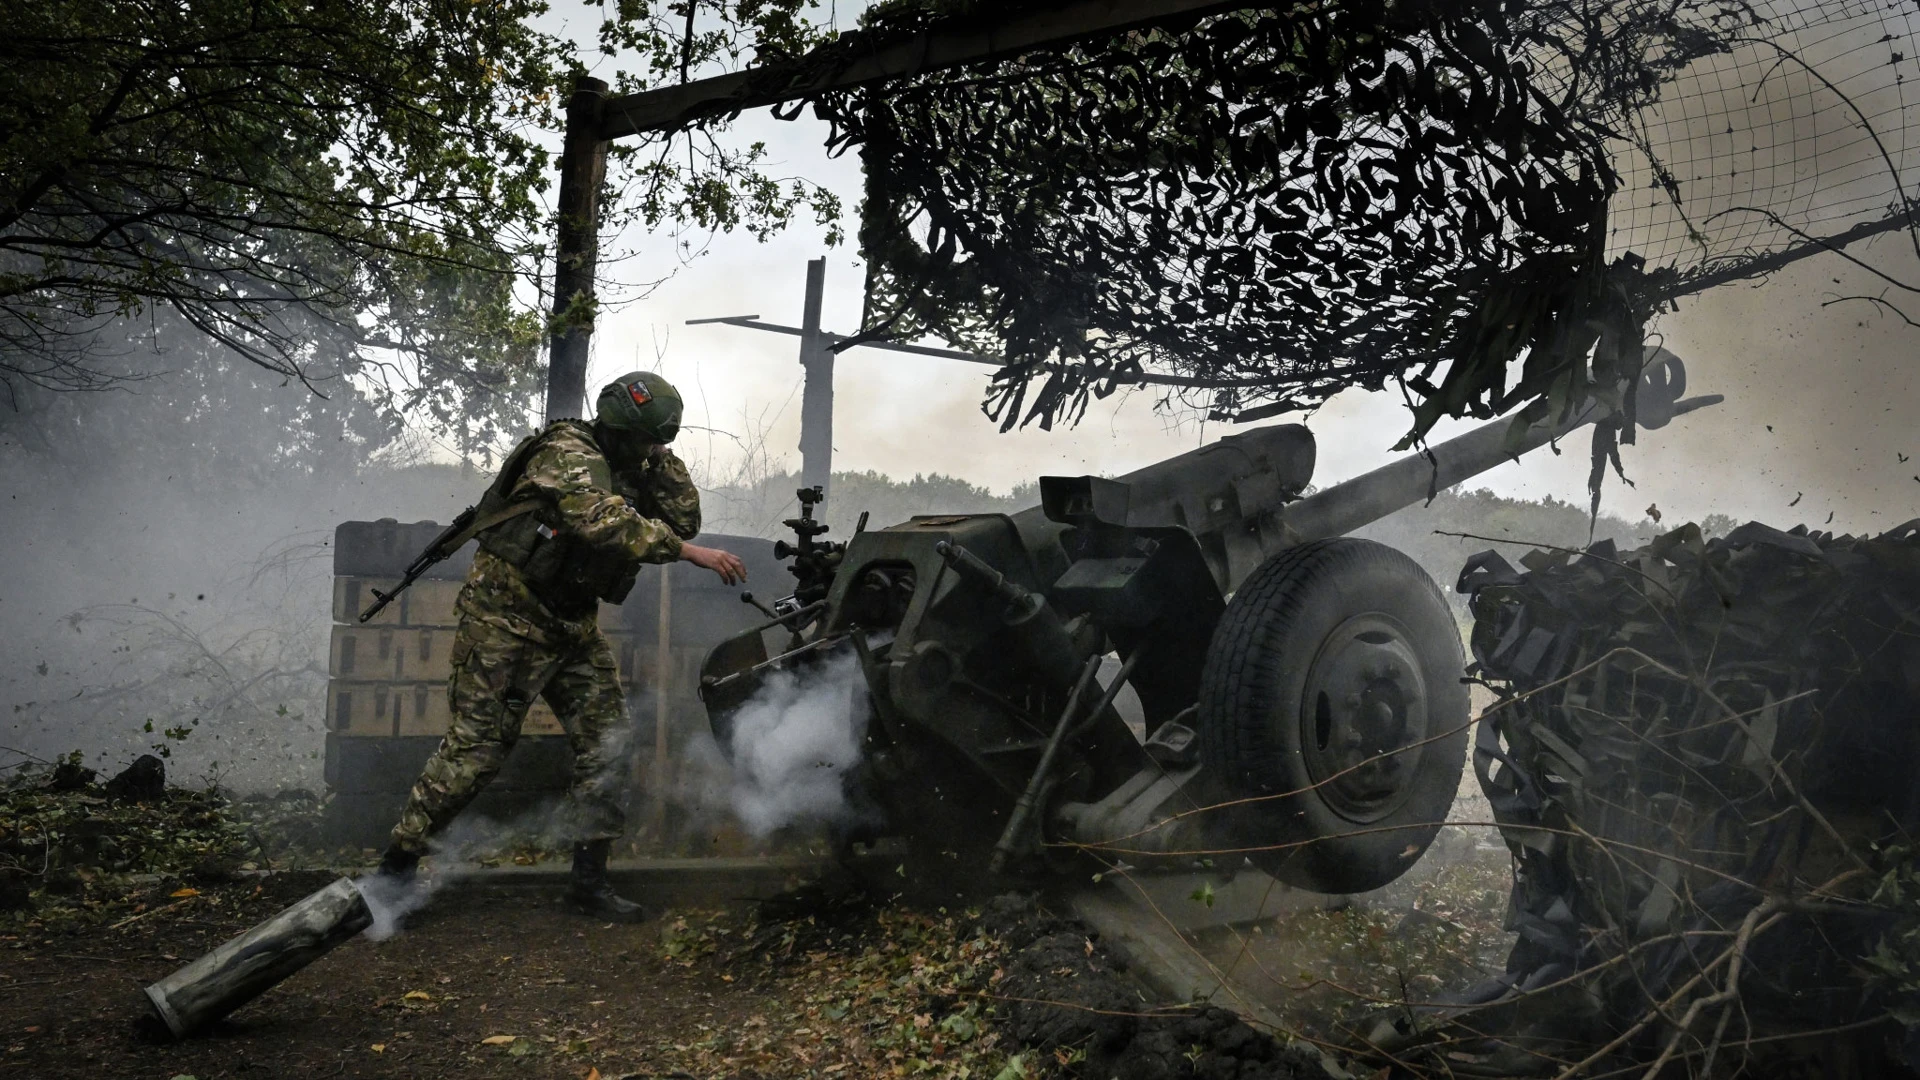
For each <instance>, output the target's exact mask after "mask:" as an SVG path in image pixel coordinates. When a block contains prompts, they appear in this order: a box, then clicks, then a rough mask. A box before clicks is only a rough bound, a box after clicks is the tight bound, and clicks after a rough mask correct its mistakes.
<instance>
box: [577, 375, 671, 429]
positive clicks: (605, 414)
mask: <svg viewBox="0 0 1920 1080" xmlns="http://www.w3.org/2000/svg"><path fill="white" fill-rule="evenodd" d="M594 418H595V419H596V420H598V421H599V422H600V424H601V425H602V426H603V427H607V428H610V429H612V430H614V431H627V432H632V433H633V434H635V435H638V436H640V437H641V438H644V439H646V440H647V441H648V442H657V443H670V442H672V441H673V437H674V436H675V435H678V434H680V391H678V390H675V389H674V388H673V384H672V383H670V382H668V381H667V380H665V379H663V378H661V377H660V376H658V375H655V374H654V373H653V372H651V371H634V372H629V373H627V374H625V375H622V376H620V377H619V378H618V379H615V380H614V381H613V382H610V383H608V384H607V385H606V388H605V389H603V390H601V391H600V399H599V401H597V402H595V403H594Z"/></svg>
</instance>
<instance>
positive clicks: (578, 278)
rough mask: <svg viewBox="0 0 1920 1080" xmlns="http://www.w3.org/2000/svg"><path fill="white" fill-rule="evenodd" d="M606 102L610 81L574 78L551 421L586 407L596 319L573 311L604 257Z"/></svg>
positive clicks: (551, 342)
mask: <svg viewBox="0 0 1920 1080" xmlns="http://www.w3.org/2000/svg"><path fill="white" fill-rule="evenodd" d="M606 101H607V84H606V83H603V82H601V81H600V80H599V79H591V78H588V77H586V76H584V75H583V76H580V77H579V78H578V79H575V80H574V84H573V97H572V98H571V99H569V100H568V102H567V137H566V142H565V143H564V144H563V146H562V149H561V151H560V205H559V208H558V209H559V211H560V214H559V217H560V221H559V227H558V235H557V236H556V237H555V240H554V259H553V314H554V321H553V329H552V330H551V331H550V332H549V334H548V346H547V349H548V352H547V356H548V359H547V411H546V422H547V423H549V424H551V423H553V422H554V421H555V420H560V419H563V418H566V417H578V416H580V415H582V414H583V413H584V412H585V410H586V408H587V345H588V343H589V342H590V341H591V339H592V337H593V321H592V320H591V319H581V318H577V317H575V316H578V315H579V312H577V311H573V312H571V313H570V311H569V309H571V308H573V307H574V304H575V302H576V301H583V302H585V303H587V304H591V303H592V302H593V275H594V271H595V270H596V268H597V267H598V265H599V261H600V185H601V183H602V182H604V181H605V179H606V176H607V140H605V139H602V138H600V137H598V136H597V135H596V134H595V133H594V129H595V128H596V127H598V125H599V123H600V110H601V108H603V107H604V106H605V105H606ZM589 310H591V309H590V308H589ZM563 316H565V317H563Z"/></svg>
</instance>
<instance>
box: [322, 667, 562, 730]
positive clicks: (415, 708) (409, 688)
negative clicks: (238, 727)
mask: <svg viewBox="0 0 1920 1080" xmlns="http://www.w3.org/2000/svg"><path fill="white" fill-rule="evenodd" d="M450 720H451V714H450V713H449V711H448V708H447V684H446V682H445V681H441V682H414V683H403V682H348V681H346V680H344V679H333V680H331V681H330V682H328V683H327V729H328V730H329V731H333V732H337V733H339V734H341V735H384V736H389V737H395V736H410V735H435V736H439V735H445V734H446V733H447V724H448V723H449V722H450ZM520 733H521V734H522V735H559V734H562V733H563V731H562V729H561V727H560V721H559V720H557V719H555V718H554V715H553V710H552V709H549V708H547V703H546V702H544V701H535V702H534V703H533V707H532V708H531V709H528V710H527V719H526V722H525V723H523V724H522V725H521V726H520Z"/></svg>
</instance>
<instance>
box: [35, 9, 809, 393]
mask: <svg viewBox="0 0 1920 1080" xmlns="http://www.w3.org/2000/svg"><path fill="white" fill-rule="evenodd" d="M800 8H801V5H800V3H799V2H798V0H750V2H746V3H741V4H737V5H734V6H732V7H728V8H725V9H724V10H723V11H721V12H719V13H717V15H716V17H714V18H712V19H711V20H709V21H710V22H711V23H712V26H711V27H708V28H705V29H703V32H702V33H700V34H697V35H694V36H693V37H692V38H691V39H688V38H684V37H683V36H681V35H679V34H677V33H676V28H677V27H679V26H681V17H682V16H683V15H684V12H685V7H684V5H680V6H674V5H650V4H646V3H640V2H635V0H620V2H619V3H618V4H617V5H616V6H614V7H613V8H611V9H603V11H602V14H603V16H604V25H603V28H602V32H601V40H602V49H603V51H604V52H608V53H612V54H614V56H615V62H616V63H620V64H627V65H630V66H632V67H633V68H634V69H635V70H634V71H633V72H632V73H631V74H628V75H623V76H622V77H621V78H622V81H623V82H624V83H625V84H626V85H627V86H629V87H632V86H636V85H640V84H642V83H644V82H648V81H659V80H662V79H670V78H674V77H678V76H679V75H680V73H681V71H682V70H683V69H686V68H691V69H693V70H696V71H697V70H698V68H699V67H700V66H702V65H710V64H715V63H728V62H733V61H737V60H738V59H739V57H740V56H741V55H742V51H743V50H746V49H750V48H751V47H752V45H753V44H754V43H755V42H757V41H759V40H762V39H764V40H766V41H767V42H768V43H769V47H771V48H775V49H777V48H782V47H795V48H797V47H801V46H802V45H803V44H804V43H805V41H806V38H805V33H806V30H805V25H804V23H803V22H802V21H801V20H799V18H798V15H797V13H798V11H799V10H800ZM546 10H547V6H546V4H545V2H544V0H489V2H487V3H462V2H444V0H399V2H386V0H308V2H302V0H178V2H168V0H110V2H104V3H96V2H89V0H47V2H43V3H32V4H10V5H6V7H5V9H4V14H0V386H3V387H4V388H5V389H6V390H8V391H13V390H16V389H18V388H19V387H20V386H22V385H26V384H32V385H38V386H41V387H50V388H55V389H85V388H98V387H100V386H103V385H108V384H111V383H112V382H113V381H115V379H116V378H118V377H120V376H122V375H124V374H126V372H124V371H121V370H120V369H118V368H117V367H116V365H115V363H114V358H113V356H112V355H111V350H108V351H106V352H104V353H103V352H102V350H101V349H100V347H99V339H98V336H97V335H98V332H99V330H100V329H101V327H102V326H104V325H106V324H108V323H110V322H112V321H114V320H122V319H129V318H136V317H137V318H143V319H147V320H153V319H156V318H158V317H159V316H161V315H164V316H165V317H166V318H168V319H172V320H177V321H178V322H179V323H181V324H183V325H184V326H185V327H188V328H191V329H192V330H193V331H195V332H197V333H200V334H202V335H205V336H206V337H208V338H209V339H211V340H214V341H217V342H219V343H220V344H221V345H222V346H224V347H225V348H226V349H228V350H230V351H231V352H232V353H233V354H235V355H238V356H240V357H243V358H245V359H246V360H248V361H251V362H252V363H254V364H257V365H260V366H261V367H263V368H266V369H269V370H271V371H273V372H276V373H279V374H281V375H283V376H286V377H288V378H290V379H294V380H299V381H302V382H305V383H307V384H308V385H309V386H310V387H315V388H318V387H320V386H323V385H327V384H328V383H329V382H332V381H335V380H338V379H339V378H341V377H343V376H356V377H358V378H357V381H358V382H359V383H361V384H362V385H363V386H365V385H370V384H371V385H378V386H380V387H384V391H385V394H386V395H387V396H385V397H384V398H383V400H382V404H383V405H385V406H387V407H389V408H391V409H394V410H410V411H416V412H419V413H424V414H425V415H427V416H429V417H431V418H432V419H433V420H435V421H437V422H439V423H441V424H443V425H450V426H460V425H461V424H473V423H478V424H479V425H480V426H481V427H483V428H490V427H491V426H492V425H497V424H502V423H505V424H509V425H510V426H511V425H512V422H513V421H515V420H517V419H519V416H518V414H519V413H520V411H521V409H522V406H523V402H524V400H525V399H524V397H523V396H522V395H521V393H520V391H521V390H522V389H523V388H524V384H525V383H526V381H527V378H528V376H529V375H530V374H531V373H532V372H533V371H534V370H535V369H536V367H537V360H538V355H539V354H538V346H539V344H540V342H541V340H542V337H543V333H544V317H543V316H542V314H541V313H540V311H539V308H538V295H537V290H536V289H534V288H530V287H529V285H531V284H535V283H537V282H538V280H539V275H540V273H541V264H542V262H543V261H544V256H545V245H544V240H543V237H544V235H545V234H546V232H547V227H548V224H549V222H548V213H549V210H548V207H547V206H546V204H545V201H544V198H543V193H544V192H545V190H546V188H547V187H548V184H549V178H550V176H551V175H552V173H553V167H554V162H553V160H552V158H551V155H550V153H549V151H548V148H547V146H546V145H545V143H544V142H543V140H542V137H541V133H542V131H549V132H551V131H556V130H557V128H558V125H559V120H558V115H557V108H558V106H559V105H560V104H562V103H563V101H564V87H565V84H567V83H568V82H569V81H570V79H571V76H572V74H573V72H575V71H577V70H581V64H582V60H581V58H580V57H578V56H576V55H575V48H574V46H573V44H572V43H571V42H567V41H564V40H561V39H559V38H557V37H554V36H552V35H549V34H546V33H544V32H542V31H540V30H539V29H537V28H536V26H535V25H534V24H533V22H532V21H531V20H533V19H534V18H535V17H537V16H539V15H541V14H543V13H544V12H545V11H546ZM694 138H695V136H694V135H692V134H688V133H682V134H680V135H678V136H675V137H674V138H672V139H667V140H662V141H659V142H657V143H656V144H654V145H653V146H652V147H651V149H652V150H653V151H655V152H656V156H655V157H654V158H652V159H649V160H645V161H642V160H641V159H640V158H638V157H634V158H632V159H631V160H632V168H631V169H630V170H629V171H627V172H625V173H616V175H615V176H614V177H613V178H611V180H610V183H611V184H612V185H613V186H615V187H620V186H623V185H628V184H631V183H632V182H633V181H635V180H638V181H639V187H638V189H637V190H636V191H634V192H633V193H632V195H633V197H632V198H631V199H630V200H629V205H630V206H631V207H632V208H633V209H632V211H631V213H633V214H634V215H636V216H637V217H639V218H640V219H642V220H643V221H644V222H645V223H646V224H659V223H661V222H668V221H671V222H679V223H685V224H687V225H689V226H691V227H694V228H710V229H711V228H732V227H748V228H757V229H761V230H765V229H768V228H772V227H776V226H777V225H778V224H780V223H783V222H785V221H786V220H788V219H790V218H791V217H792V215H793V214H794V213H795V212H796V211H797V210H798V209H799V208H801V207H803V206H807V205H813V204H815V203H821V202H822V196H821V195H820V193H818V192H817V191H815V190H813V189H811V188H808V187H806V186H804V185H800V186H795V185H792V184H784V183H782V182H780V181H778V180H775V179H773V178H770V177H768V176H766V175H763V173H762V171H761V166H762V165H763V164H764V151H762V150H761V149H759V148H758V147H748V148H746V149H735V148H730V147H729V146H727V145H726V144H725V143H723V142H722V141H721V140H719V139H717V138H715V137H713V136H712V134H711V133H702V135H701V136H700V139H701V140H702V141H701V142H700V143H699V144H698V145H694V144H693V143H692V142H690V140H692V139H694ZM548 141H550V140H548ZM667 146H672V147H675V148H676V149H675V150H674V152H671V153H669V152H667V150H666V149H665V147H667ZM681 149H684V150H685V151H686V152H685V153H681V152H679V150H681ZM822 205H828V208H829V209H830V200H826V202H825V203H822ZM120 336H123V335H109V338H110V339H112V340H118V339H119V337H120ZM476 417H478V418H480V419H479V420H477V421H476V419H475V418H476Z"/></svg>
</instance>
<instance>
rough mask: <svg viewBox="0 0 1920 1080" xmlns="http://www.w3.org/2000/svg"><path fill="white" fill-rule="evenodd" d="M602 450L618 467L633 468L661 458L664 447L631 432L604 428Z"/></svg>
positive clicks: (602, 430)
mask: <svg viewBox="0 0 1920 1080" xmlns="http://www.w3.org/2000/svg"><path fill="white" fill-rule="evenodd" d="M600 449H601V451H602V452H604V453H605V454H606V455H607V460H608V461H609V462H611V463H612V464H613V465H615V466H616V467H622V466H624V467H632V466H635V465H640V464H643V463H645V462H646V461H647V460H648V459H650V458H653V457H657V456H659V454H660V451H661V450H662V449H664V447H662V446H661V445H660V444H659V443H657V442H654V441H653V440H651V439H647V438H644V437H642V436H639V435H636V434H634V433H633V432H631V431H619V430H616V429H614V428H602V429H601V433H600Z"/></svg>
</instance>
